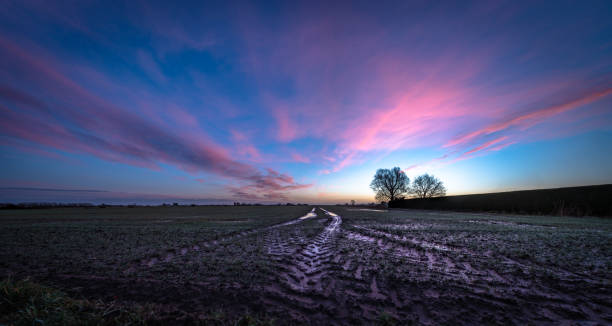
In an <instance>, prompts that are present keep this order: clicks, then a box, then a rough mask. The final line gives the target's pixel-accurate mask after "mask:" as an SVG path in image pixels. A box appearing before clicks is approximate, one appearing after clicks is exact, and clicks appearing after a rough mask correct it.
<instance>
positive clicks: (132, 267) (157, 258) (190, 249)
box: [123, 208, 317, 275]
mask: <svg viewBox="0 0 612 326" xmlns="http://www.w3.org/2000/svg"><path fill="white" fill-rule="evenodd" d="M316 216H317V215H316V213H315V208H313V209H312V210H311V211H310V212H308V213H307V214H306V215H304V216H302V217H299V218H296V219H293V220H289V221H287V222H283V223H278V224H274V225H270V226H265V227H261V228H256V229H250V230H245V231H240V232H237V233H233V234H229V235H227V236H224V237H221V238H218V239H214V240H207V241H202V242H197V243H195V244H193V245H190V246H185V247H180V248H176V249H169V250H166V251H165V253H160V254H155V255H149V256H148V257H145V258H143V259H139V260H136V261H134V262H132V263H131V264H129V266H128V268H126V269H125V270H124V271H123V274H125V275H129V274H132V273H134V272H135V271H136V270H137V269H138V268H143V267H145V268H151V267H153V266H155V265H157V264H159V263H169V262H171V261H173V260H174V259H175V258H176V257H178V256H185V255H187V254H188V253H198V252H199V251H200V250H201V249H202V248H212V247H215V246H217V245H219V244H220V243H224V242H228V241H234V240H238V239H241V238H244V237H247V236H250V235H253V234H255V233H258V232H263V231H269V230H274V229H277V228H280V227H283V226H288V225H293V224H296V223H299V222H302V221H304V220H305V219H308V218H312V217H316Z"/></svg>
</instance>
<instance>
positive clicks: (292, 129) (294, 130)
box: [274, 108, 298, 142]
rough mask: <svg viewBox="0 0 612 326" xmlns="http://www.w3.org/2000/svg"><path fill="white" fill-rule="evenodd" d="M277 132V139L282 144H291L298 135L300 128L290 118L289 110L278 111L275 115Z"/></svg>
mask: <svg viewBox="0 0 612 326" xmlns="http://www.w3.org/2000/svg"><path fill="white" fill-rule="evenodd" d="M274 117H275V119H276V124H277V131H276V137H277V139H278V140H279V141H281V142H290V141H292V140H294V139H295V138H296V137H297V135H298V127H297V126H296V125H295V124H294V123H293V121H292V120H291V118H290V117H289V112H288V111H287V109H286V108H285V109H280V108H279V109H276V111H275V115H274Z"/></svg>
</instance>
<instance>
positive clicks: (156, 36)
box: [0, 1, 612, 203]
mask: <svg viewBox="0 0 612 326" xmlns="http://www.w3.org/2000/svg"><path fill="white" fill-rule="evenodd" d="M611 12H612V4H611V3H610V2H609V1H601V2H598V1H595V2H592V3H589V4H588V5H586V4H584V5H583V4H579V3H573V2H567V3H566V2H553V3H524V4H519V3H517V2H514V1H507V2H504V1H484V2H471V4H469V5H468V4H436V3H429V2H423V3H420V2H397V3H394V4H392V3H386V4H385V5H380V4H376V3H374V2H354V3H351V4H348V3H345V4H344V5H343V4H341V3H340V2H339V3H337V4H330V3H328V2H320V3H316V2H301V3H300V2H293V1H291V2H282V1H281V2H266V4H265V5H254V4H252V3H249V2H244V3H235V4H233V5H211V4H203V3H201V2H194V3H193V4H192V5H189V6H187V5H182V6H178V5H177V6H173V5H172V4H171V3H169V2H138V1H135V2H127V3H122V2H118V3H113V4H110V3H108V2H88V3H85V2H75V3H72V4H60V3H52V2H46V1H8V2H7V3H6V4H5V5H4V6H3V8H1V9H0V57H2V60H0V67H1V68H0V158H1V160H2V169H0V202H41V201H44V202H92V203H103V202H104V203H162V202H181V203H225V202H233V201H245V202H269V203H274V202H288V201H290V202H308V203H344V202H348V201H350V200H356V201H357V202H373V201H374V193H373V192H372V190H371V189H370V188H369V183H370V181H371V180H372V176H373V175H374V173H375V171H376V169H378V168H391V167H394V166H398V167H400V168H401V169H403V170H404V171H405V172H406V173H407V175H408V176H409V177H410V178H411V179H413V178H414V177H416V176H418V175H420V174H423V173H431V174H434V175H435V176H436V177H438V178H439V179H441V180H442V181H443V182H444V184H445V185H446V188H447V189H448V194H449V195H454V194H468V193H482V192H494V191H507V190H518V189H536V188H549V187H565V186H579V185H592V184H607V183H612V164H610V162H612V146H610V144H612V22H611V20H610V19H609V18H610V13H611Z"/></svg>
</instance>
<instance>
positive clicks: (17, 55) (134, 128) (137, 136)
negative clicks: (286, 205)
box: [0, 38, 306, 198]
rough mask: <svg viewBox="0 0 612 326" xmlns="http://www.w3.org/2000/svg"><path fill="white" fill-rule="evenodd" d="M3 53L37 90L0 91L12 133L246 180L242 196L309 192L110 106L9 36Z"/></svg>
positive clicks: (202, 138) (204, 141)
mask: <svg viewBox="0 0 612 326" xmlns="http://www.w3.org/2000/svg"><path fill="white" fill-rule="evenodd" d="M0 53H2V54H3V56H4V57H5V58H7V59H8V60H7V61H6V62H7V63H9V62H10V66H9V65H5V67H4V68H5V69H7V71H8V72H9V73H10V74H11V75H12V77H14V78H16V79H17V78H18V79H21V80H20V81H21V82H22V83H24V84H28V85H29V87H31V88H32V89H31V90H27V91H26V90H17V89H15V88H12V87H10V86H8V85H3V86H2V87H0V96H2V101H3V102H5V103H6V104H5V105H0V115H1V116H2V118H3V119H2V120H1V121H0V126H1V127H2V128H1V129H2V134H4V135H5V136H10V137H13V138H17V139H22V140H27V141H30V142H32V143H37V144H42V145H45V146H48V147H51V148H55V149H59V150H62V151H66V152H73V153H87V154H90V155H94V156H97V157H99V158H102V159H105V160H111V161H118V162H122V163H126V164H133V165H137V166H142V167H147V168H154V169H157V168H159V166H158V163H167V164H171V165H174V166H177V167H178V168H180V169H183V170H185V171H188V172H190V173H198V172H206V173H213V174H216V175H219V176H222V177H225V178H230V179H234V180H237V181H239V182H244V183H246V185H245V186H243V187H242V189H243V190H244V191H243V193H241V194H246V193H248V191H251V190H257V191H258V192H259V193H262V194H264V196H267V197H269V198H273V197H274V196H276V195H279V191H280V190H283V191H291V190H294V189H300V188H304V187H306V186H305V185H301V184H298V183H296V182H295V181H294V180H293V178H290V177H289V176H287V175H285V174H279V173H278V172H276V171H274V170H272V169H268V170H267V171H266V172H261V171H260V170H259V169H258V168H256V167H254V166H252V165H248V164H246V163H243V162H239V161H235V160H233V159H231V157H230V156H229V154H228V153H227V151H226V150H225V149H224V148H222V147H220V146H218V145H216V144H215V143H214V142H213V141H212V140H210V139H208V138H207V136H206V135H203V134H199V135H198V136H197V137H191V136H189V135H187V134H180V132H171V131H168V130H166V129H163V128H162V127H160V126H158V125H155V124H153V123H152V122H149V121H148V120H145V119H142V118H141V117H140V116H139V115H138V114H136V113H134V112H133V111H130V110H128V109H124V108H120V107H118V106H116V105H114V104H112V103H109V102H107V101H105V100H103V99H101V98H99V97H98V96H96V95H95V94H93V93H91V92H90V91H88V90H87V89H85V88H83V87H81V86H80V85H78V84H77V83H75V82H73V81H72V80H71V79H69V78H68V77H66V76H65V75H64V74H62V73H60V72H59V71H58V70H57V69H56V68H55V67H54V66H53V64H52V63H50V62H49V61H43V60H41V59H40V58H35V57H34V56H32V55H31V54H29V53H28V52H27V51H25V50H23V49H21V48H20V47H18V46H17V45H15V44H14V43H12V42H11V41H9V40H7V39H3V38H0ZM34 92H36V93H46V94H53V97H51V98H48V99H47V102H48V103H54V104H46V103H43V101H41V100H39V99H38V98H37V97H36V96H34V95H32V93H34ZM55 103H58V104H55ZM59 103H61V104H59ZM28 113H30V114H28ZM234 193H235V194H237V193H236V192H234ZM283 198H284V197H283Z"/></svg>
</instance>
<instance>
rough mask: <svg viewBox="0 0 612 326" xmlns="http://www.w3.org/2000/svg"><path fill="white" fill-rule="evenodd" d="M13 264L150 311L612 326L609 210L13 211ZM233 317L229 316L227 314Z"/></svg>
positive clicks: (1, 248)
mask: <svg viewBox="0 0 612 326" xmlns="http://www.w3.org/2000/svg"><path fill="white" fill-rule="evenodd" d="M0 221H1V222H0V223H1V227H0V275H1V276H2V277H3V278H5V277H7V276H11V277H12V278H16V279H21V278H25V277H29V278H30V279H32V280H35V281H36V282H40V283H42V284H45V285H50V286H53V287H55V288H59V289H62V290H63V291H65V292H67V293H69V294H70V295H72V296H75V297H84V298H88V299H94V300H102V301H105V302H114V303H116V304H121V305H125V306H131V305H135V304H138V305H147V306H149V307H152V309H154V310H155V315H154V317H152V318H153V319H152V321H153V322H155V321H161V322H163V323H174V324H184V323H197V322H198V321H203V322H212V321H215V320H217V319H215V318H218V317H219V316H224V318H225V319H223V320H230V319H231V318H229V319H227V316H241V315H243V314H245V313H247V314H248V313H250V314H255V315H257V316H264V318H266V319H267V320H272V321H274V323H275V324H317V325H320V324H351V325H353V324H374V323H380V324H393V323H398V324H416V325H440V324H447V325H474V324H500V325H508V324H519V325H524V324H545V325H546V324H548V325H574V324H576V325H599V324H601V325H606V324H611V323H612V287H611V284H610V279H611V277H610V275H612V274H611V267H612V220H609V219H601V218H567V217H541V216H540V217H537V216H503V215H487V214H468V213H451V212H434V211H416V210H392V211H381V210H371V209H359V208H350V207H336V206H329V207H304V206H298V207H165V208H105V209H102V208H90V209H84V208H74V209H48V210H22V211H10V210H5V211H1V212H0ZM219 320H220V319H219Z"/></svg>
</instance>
